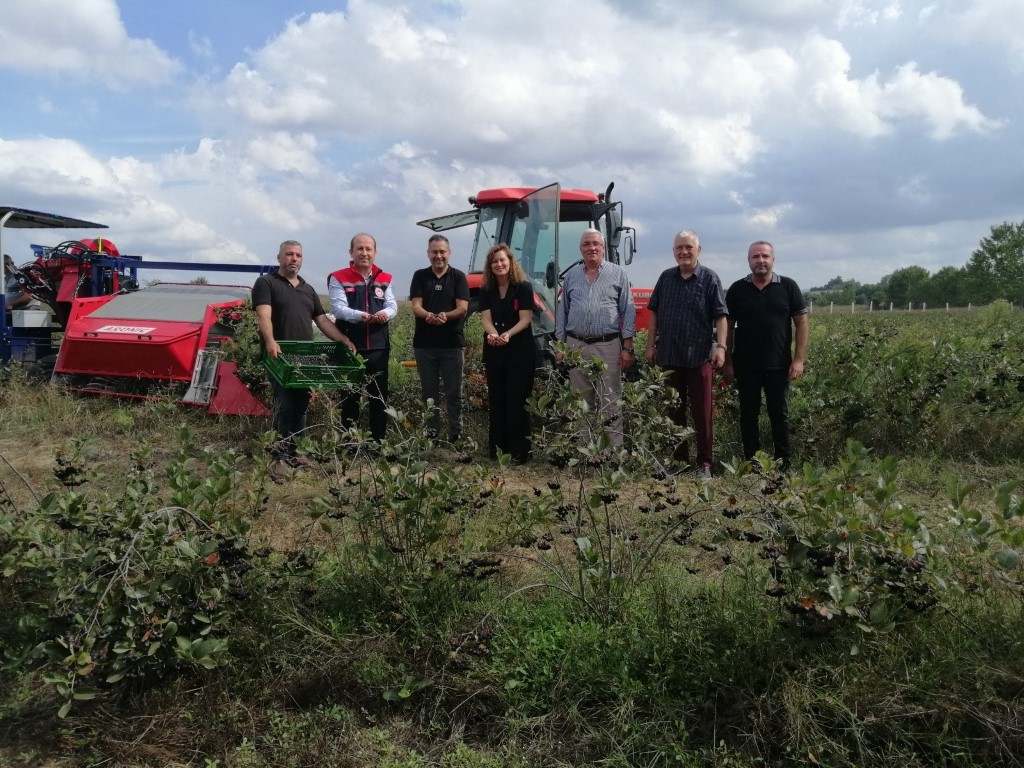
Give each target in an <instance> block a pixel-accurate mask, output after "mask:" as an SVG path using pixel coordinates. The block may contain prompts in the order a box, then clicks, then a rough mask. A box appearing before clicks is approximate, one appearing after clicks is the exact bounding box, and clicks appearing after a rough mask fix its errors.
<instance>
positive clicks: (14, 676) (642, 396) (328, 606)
mask: <svg viewBox="0 0 1024 768" xmlns="http://www.w3.org/2000/svg"><path fill="white" fill-rule="evenodd" d="M402 320H403V322H402V323H401V324H400V327H398V328H396V334H395V337H396V338H395V350H394V354H393V359H394V361H395V362H394V364H393V368H392V389H393V395H394V396H393V402H392V405H393V408H394V424H395V428H394V430H393V433H392V436H391V437H390V439H389V440H388V442H387V443H386V444H385V445H383V446H380V447H377V446H372V445H370V444H368V442H367V440H366V438H367V436H366V435H365V434H364V433H362V432H360V431H358V430H343V429H340V428H339V427H338V424H337V414H336V408H335V402H334V396H333V394H332V392H329V391H325V392H320V393H318V395H317V397H316V399H315V401H314V404H313V407H312V410H311V424H312V427H311V429H310V431H309V435H308V436H307V437H306V438H304V439H303V440H302V442H301V449H302V450H303V451H304V452H305V454H306V455H307V456H309V457H310V458H311V459H313V460H314V462H315V468H314V469H313V470H309V471H303V472H298V473H296V475H295V476H294V477H293V478H291V479H288V480H286V481H285V482H284V483H281V484H278V483H275V482H273V481H272V479H271V477H270V475H269V473H268V466H269V463H270V454H269V452H268V450H267V449H268V446H269V445H270V443H271V442H272V440H273V435H271V434H269V433H268V432H267V430H268V429H269V424H268V422H267V421H266V420H264V419H239V418H220V417H216V418H215V417H209V416H206V415H205V414H203V413H201V412H198V411H195V410H188V409H185V408H182V407H181V406H178V405H176V404H175V403H174V402H172V401H171V400H170V399H168V400H165V401H161V400H152V401H148V402H133V403H125V402H118V401H114V400H109V399H104V398H92V399H90V398H81V397H78V396H71V395H68V394H66V393H63V392H61V391H59V390H57V389H54V388H52V387H50V386H48V385H45V384H43V383H41V382H39V381H38V380H36V379H35V378H34V376H33V372H32V371H31V370H27V369H23V368H21V367H12V368H9V369H4V370H2V371H0V413H2V414H3V424H4V429H3V434H2V435H0V653H2V657H3V658H2V663H3V666H2V668H0V764H2V765H11V766H108V765H109V766H204V767H206V768H210V767H212V766H230V767H232V768H242V767H243V766H244V767H251V768H255V767H257V766H258V767H263V766H267V767H268V768H269V767H270V766H274V767H275V768H276V767H277V766H328V765H329V766H352V767H353V768H357V767H358V768H363V767H367V766H388V767H390V768H399V767H408V768H418V767H420V766H444V767H445V768H491V767H495V768H497V767H498V766H523V767H524V768H525V767H526V766H530V767H533V766H723V767H724V766H729V767H730V768H753V766H792V765H808V766H912V767H914V766H921V767H922V768H923V767H924V766H929V767H932V766H957V767H963V768H966V767H967V766H1016V765H1020V764H1022V762H1024V621H1022V607H1024V603H1022V597H1024V581H1022V578H1024V566H1022V564H1021V552H1022V551H1024V527H1022V526H1021V519H1022V517H1024V313H1022V312H1021V311H1019V310H1016V311H1012V310H1011V308H1010V307H1009V305H1008V304H1001V303H997V304H994V305H992V306H989V307H986V308H983V309H980V310H975V311H973V312H952V313H945V312H928V313H923V312H916V313H898V312H897V313H888V312H885V313H872V314H870V315H869V314H867V313H863V314H859V315H855V316H849V315H834V316H820V317H819V316H817V315H816V316H813V317H812V318H811V344H810V350H809V354H808V364H807V373H806V376H805V377H804V378H803V379H802V380H801V381H800V382H798V383H797V384H796V385H795V386H794V389H793V393H792V400H791V413H792V417H793V421H794V444H795V446H796V447H797V450H798V455H797V457H796V458H797V460H798V461H797V463H798V465H799V468H798V469H797V470H796V471H794V472H793V473H792V474H790V475H785V474H782V473H780V472H778V471H777V468H776V467H774V466H773V465H772V462H771V459H770V457H768V456H761V457H759V460H758V461H756V462H754V463H752V464H751V463H744V462H741V461H739V460H737V459H736V458H735V456H736V454H738V452H739V436H738V427H737V424H736V417H737V410H736V408H737V406H736V399H735V396H734V393H733V392H732V391H731V390H730V389H729V387H728V386H727V385H726V384H724V383H720V384H719V385H717V389H716V417H715V429H716V452H717V457H716V458H717V460H718V462H719V464H718V465H717V466H716V477H715V478H714V479H713V480H712V481H710V482H708V483H701V482H700V481H698V480H697V479H696V478H695V477H693V476H691V475H688V474H685V473H682V474H680V473H677V472H676V471H675V469H676V468H675V467H672V466H671V465H669V464H668V463H667V461H666V459H667V457H668V455H669V454H670V452H671V446H672V445H673V443H674V442H675V441H676V440H677V439H679V438H680V437H681V435H680V434H679V431H678V429H677V428H675V427H674V426H673V425H672V424H671V423H670V422H669V420H668V419H667V416H666V413H667V408H668V404H669V403H670V400H671V397H672V392H671V391H670V390H668V389H667V388H666V387H665V386H664V385H663V382H662V380H661V377H660V376H659V373H658V371H656V370H650V369H648V368H646V367H644V368H641V369H640V370H638V371H636V372H635V373H634V375H632V376H631V380H630V381H629V382H628V383H627V386H626V391H625V395H624V407H625V411H626V416H627V424H628V435H627V439H626V442H625V445H624V446H622V447H621V448H620V449H616V448H614V447H613V446H611V445H610V444H609V442H608V440H607V438H606V435H605V434H604V432H603V425H601V424H600V423H599V422H596V421H595V420H594V418H593V416H592V414H589V413H588V412H587V410H586V408H585V406H583V404H581V403H580V402H579V401H578V399H577V398H575V397H574V396H573V395H572V393H570V392H568V391H567V390H566V387H565V385H564V382H563V380H562V379H561V377H560V376H559V375H558V373H557V372H551V374H550V375H544V376H541V377H540V378H539V380H538V385H537V388H536V391H535V395H536V397H535V402H534V403H533V404H532V409H533V417H532V418H533V423H534V428H535V436H536V444H535V456H534V458H533V460H532V461H531V462H530V463H529V464H528V465H526V466H525V467H513V466H511V465H509V463H508V462H506V461H504V460H501V461H498V462H493V461H489V460H488V459H487V458H486V452H485V450H483V446H484V445H485V442H486V387H485V386H484V383H483V379H482V375H481V372H480V370H479V354H478V350H471V352H470V365H469V370H468V372H467V383H466V401H467V417H468V424H467V433H468V434H469V440H468V441H466V442H464V443H461V444H459V445H457V446H453V445H449V444H446V443H444V442H432V441H431V440H429V439H428V438H427V436H426V434H425V431H424V429H423V422H424V413H423V411H424V409H423V407H422V405H421V404H420V402H419V399H418V389H419V386H418V381H417V380H416V374H415V370H413V369H410V368H407V367H404V366H402V365H400V361H402V360H408V359H410V358H411V351H410V350H409V342H408V339H409V335H410V329H409V327H408V326H409V325H410V324H411V323H410V322H409V321H408V313H403V315H402ZM476 322H477V323H478V321H476ZM469 335H470V337H471V338H472V339H474V340H475V339H477V338H479V326H478V324H473V323H471V326H470V334H469ZM584 425H586V426H589V427H590V429H589V433H590V435H591V437H590V438H589V439H583V438H582V437H581V434H583V430H582V427H583V426H584Z"/></svg>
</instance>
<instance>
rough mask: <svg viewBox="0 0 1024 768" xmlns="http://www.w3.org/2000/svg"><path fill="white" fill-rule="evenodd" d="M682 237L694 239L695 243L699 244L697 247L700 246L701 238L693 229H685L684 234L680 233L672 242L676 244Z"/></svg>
mask: <svg viewBox="0 0 1024 768" xmlns="http://www.w3.org/2000/svg"><path fill="white" fill-rule="evenodd" d="M680 237H692V238H693V239H694V241H695V242H696V243H697V245H700V236H699V235H698V234H697V233H696V232H694V231H693V230H692V229H684V230H683V231H682V232H679V233H678V234H677V235H676V236H675V237H673V238H672V242H675V241H676V240H678V239H679V238H680Z"/></svg>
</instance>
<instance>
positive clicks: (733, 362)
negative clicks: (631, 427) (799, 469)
mask: <svg viewBox="0 0 1024 768" xmlns="http://www.w3.org/2000/svg"><path fill="white" fill-rule="evenodd" d="M747 264H748V265H749V266H750V274H749V275H747V276H746V277H744V278H743V279H742V280H737V281H736V282H735V283H733V284H732V285H731V286H730V287H729V291H728V293H726V295H725V303H726V304H727V305H728V307H729V340H728V343H727V345H726V347H727V356H726V363H725V376H726V378H729V379H732V378H733V377H735V379H736V388H737V389H738V390H739V396H740V435H741V437H742V438H743V456H744V458H747V459H750V458H753V456H754V454H755V453H756V452H757V451H758V449H759V448H760V445H761V434H760V429H759V427H758V420H759V418H760V416H761V391H762V390H764V400H765V405H766V406H767V408H768V420H769V422H770V423H771V427H772V441H773V443H774V445H775V458H776V459H779V460H781V462H782V467H783V469H788V468H789V462H790V455H791V447H790V441H789V382H791V381H793V380H794V379H798V378H800V377H801V376H802V375H803V373H804V356H805V354H806V352H807V334H808V323H807V306H806V305H805V304H804V297H803V294H802V293H801V292H800V288H799V286H797V284H796V282H795V281H793V280H791V279H790V278H788V277H783V276H782V275H778V274H776V273H775V271H774V269H775V248H774V247H773V246H772V244H771V243H769V242H766V241H764V240H758V241H757V242H756V243H753V244H751V246H750V248H748V249H747ZM794 330H795V331H796V333H795V336H796V349H795V350H794V349H793V347H794V344H793V338H794Z"/></svg>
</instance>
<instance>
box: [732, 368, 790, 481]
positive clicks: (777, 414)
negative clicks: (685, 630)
mask: <svg viewBox="0 0 1024 768" xmlns="http://www.w3.org/2000/svg"><path fill="white" fill-rule="evenodd" d="M736 388H737V389H738V390H739V394H740V436H741V437H742V439H743V457H744V458H747V459H751V458H753V456H754V454H755V453H757V451H759V450H760V449H761V431H760V427H759V424H758V421H759V419H760V417H761V392H762V391H763V392H764V402H765V405H766V406H767V408H768V421H769V423H770V424H771V427H772V442H773V443H774V445H775V458H777V459H782V461H783V462H788V461H789V457H790V444H789V369H787V368H775V369H770V370H756V369H749V368H748V369H739V368H737V369H736Z"/></svg>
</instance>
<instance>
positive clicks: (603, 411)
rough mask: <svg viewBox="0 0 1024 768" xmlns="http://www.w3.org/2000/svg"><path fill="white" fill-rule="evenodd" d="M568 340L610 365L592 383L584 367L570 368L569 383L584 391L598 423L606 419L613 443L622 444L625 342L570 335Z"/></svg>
mask: <svg viewBox="0 0 1024 768" xmlns="http://www.w3.org/2000/svg"><path fill="white" fill-rule="evenodd" d="M566 344H567V346H569V348H570V349H578V350H580V351H581V352H582V353H583V358H584V359H586V358H587V357H588V356H590V357H596V358H598V359H599V360H602V361H604V364H605V365H607V366H608V370H607V371H606V372H605V374H604V376H603V377H602V378H601V379H600V380H598V381H597V382H596V383H595V384H593V385H592V384H591V383H590V381H588V379H587V377H586V375H585V374H584V373H583V371H581V370H579V369H578V368H573V369H572V370H571V371H569V384H570V385H571V386H572V388H573V389H574V390H576V391H577V392H579V393H581V394H582V395H583V399H584V400H586V401H587V404H588V405H589V406H590V411H591V413H593V414H595V415H597V416H598V418H599V421H598V422H597V423H601V424H604V423H607V429H608V436H609V437H610V438H611V441H612V443H613V444H615V445H621V444H622V405H621V403H620V401H621V400H622V366H621V364H620V362H619V353H620V352H621V351H622V343H621V342H620V341H619V340H618V339H612V340H611V341H602V342H599V343H597V344H585V343H583V342H582V341H580V340H579V339H574V338H572V337H571V336H570V337H568V338H567V339H566ZM588 426H589V424H588ZM595 426H596V424H595ZM590 431H591V430H590V429H589V428H588V427H584V434H583V438H584V439H588V440H589V439H590Z"/></svg>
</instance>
